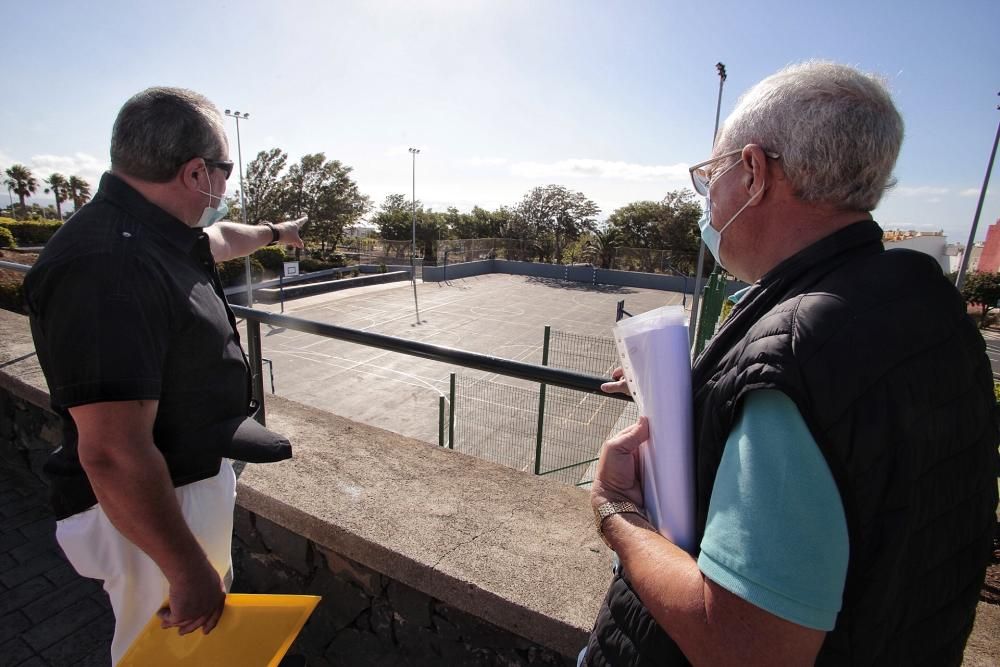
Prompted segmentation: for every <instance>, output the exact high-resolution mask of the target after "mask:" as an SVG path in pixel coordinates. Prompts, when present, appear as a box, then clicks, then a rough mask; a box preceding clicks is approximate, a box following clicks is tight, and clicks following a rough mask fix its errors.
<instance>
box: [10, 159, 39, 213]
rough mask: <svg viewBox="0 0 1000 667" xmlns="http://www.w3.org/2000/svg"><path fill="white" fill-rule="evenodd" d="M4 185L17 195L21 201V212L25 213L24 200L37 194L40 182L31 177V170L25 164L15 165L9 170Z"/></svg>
mask: <svg viewBox="0 0 1000 667" xmlns="http://www.w3.org/2000/svg"><path fill="white" fill-rule="evenodd" d="M4 184H5V185H6V186H7V187H8V188H10V189H11V190H13V191H14V192H16V193H17V196H18V197H19V198H20V200H21V211H22V213H23V212H24V199H25V197H30V196H31V195H33V194H35V190H37V189H38V180H37V179H36V178H35V177H34V176H32V175H31V170H30V169H28V168H27V167H25V166H24V165H23V164H15V165H14V166H12V167H10V168H9V169H7V180H6V181H4Z"/></svg>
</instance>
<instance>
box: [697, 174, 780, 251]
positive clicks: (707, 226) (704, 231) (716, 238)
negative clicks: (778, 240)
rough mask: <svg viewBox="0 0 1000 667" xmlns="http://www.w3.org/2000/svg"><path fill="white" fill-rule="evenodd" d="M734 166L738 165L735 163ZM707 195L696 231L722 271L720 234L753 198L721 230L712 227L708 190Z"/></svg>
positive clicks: (710, 193) (710, 196)
mask: <svg viewBox="0 0 1000 667" xmlns="http://www.w3.org/2000/svg"><path fill="white" fill-rule="evenodd" d="M734 164H739V163H738V162H737V163H734ZM732 167H733V165H730V166H729V167H727V168H726V169H725V170H724V171H723V172H722V173H720V174H719V177H721V176H722V174H724V173H726V172H727V171H729V170H730V169H732ZM719 177H716V178H715V179H714V180H718V178H719ZM760 192H761V193H763V192H764V188H761V190H760ZM708 195H709V196H708V197H705V212H704V213H703V214H702V216H701V219H700V220H699V221H698V229H699V230H701V240H702V241H704V243H705V247H706V248H708V251H709V252H710V253H712V257H714V258H715V263H716V264H718V265H719V266H721V267H722V268H723V269H724V268H726V267H725V265H724V264H723V263H722V252H721V248H722V232H724V231H726V229H727V228H728V227H729V225H731V224H733V221H734V220H736V218H737V217H738V216H739V214H740V213H742V212H743V211H744V210H745V209H746V207H747V206H749V205H750V204H751V202H753V200H754V197H750V199H748V200H747V203H746V204H743V206H741V207H740V210H738V211H736V213H734V214H733V217H731V218H729V222H727V223H726V224H724V225H722V229H716V228H715V227H713V226H712V191H711V190H709V192H708Z"/></svg>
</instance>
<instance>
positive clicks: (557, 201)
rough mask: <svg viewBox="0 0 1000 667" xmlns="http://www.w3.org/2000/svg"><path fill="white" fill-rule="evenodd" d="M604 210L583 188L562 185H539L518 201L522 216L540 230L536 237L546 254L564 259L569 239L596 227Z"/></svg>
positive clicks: (543, 252) (560, 260) (544, 254)
mask: <svg viewBox="0 0 1000 667" xmlns="http://www.w3.org/2000/svg"><path fill="white" fill-rule="evenodd" d="M600 212H601V209H600V208H599V207H598V206H597V204H595V203H594V202H592V201H591V200H589V199H587V198H586V197H585V196H584V195H583V193H582V192H574V191H572V190H569V189H567V188H565V187H563V186H561V185H545V186H540V187H537V188H535V189H534V190H532V191H531V192H529V193H528V194H526V195H525V196H524V199H522V200H521V203H520V204H519V205H518V214H519V216H520V217H521V218H522V219H523V220H524V221H525V222H526V223H527V225H528V226H529V228H532V229H533V230H535V231H536V233H535V235H534V236H535V238H534V240H535V243H536V244H537V245H538V247H539V249H540V250H541V251H542V254H543V256H544V257H546V258H549V257H554V258H555V259H556V261H557V262H560V263H561V262H562V252H563V248H564V246H565V245H566V243H567V242H571V241H575V240H576V239H578V238H579V237H580V235H581V234H583V233H585V232H589V231H593V230H594V229H595V226H596V220H597V215H598V214H599V213H600Z"/></svg>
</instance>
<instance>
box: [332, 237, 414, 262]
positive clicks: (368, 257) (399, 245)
mask: <svg viewBox="0 0 1000 667" xmlns="http://www.w3.org/2000/svg"><path fill="white" fill-rule="evenodd" d="M345 248H346V250H347V252H348V253H351V254H353V253H357V256H358V261H359V262H360V263H361V264H409V263H410V252H411V249H412V248H413V242H412V241H410V240H403V241H391V240H389V239H380V238H358V239H350V240H349V242H348V241H347V240H345ZM418 252H419V246H418Z"/></svg>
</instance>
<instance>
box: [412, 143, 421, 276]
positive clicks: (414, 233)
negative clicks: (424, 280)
mask: <svg viewBox="0 0 1000 667" xmlns="http://www.w3.org/2000/svg"><path fill="white" fill-rule="evenodd" d="M419 152H420V149H419V148H411V149H410V155H412V156H413V206H412V208H413V214H412V239H413V240H412V242H411V245H410V271H411V277H412V278H413V279H414V280H416V279H417V273H416V268H415V261H416V260H415V259H414V258H415V257H416V256H417V153H419Z"/></svg>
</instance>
